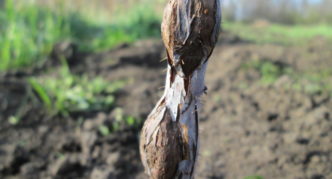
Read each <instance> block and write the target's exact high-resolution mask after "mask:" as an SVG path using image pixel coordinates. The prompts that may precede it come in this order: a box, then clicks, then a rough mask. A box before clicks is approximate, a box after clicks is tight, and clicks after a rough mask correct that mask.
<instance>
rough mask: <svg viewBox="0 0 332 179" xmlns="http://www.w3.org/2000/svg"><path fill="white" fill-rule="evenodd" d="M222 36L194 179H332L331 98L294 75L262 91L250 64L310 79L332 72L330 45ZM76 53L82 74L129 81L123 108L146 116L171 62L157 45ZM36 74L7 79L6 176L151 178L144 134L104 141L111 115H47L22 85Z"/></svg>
mask: <svg viewBox="0 0 332 179" xmlns="http://www.w3.org/2000/svg"><path fill="white" fill-rule="evenodd" d="M222 39H223V40H222V41H221V42H220V44H219V45H218V46H217V47H216V49H215V51H214V54H213V56H212V57H211V59H210V64H209V68H208V72H207V77H206V85H207V87H208V94H207V95H206V96H204V97H203V99H202V108H201V115H200V119H201V122H200V156H199V162H198V169H197V172H196V173H197V177H196V178H198V179H201V178H202V179H203V178H204V179H205V178H210V179H213V178H218V179H237V178H239V179H241V178H244V177H246V176H262V177H264V179H281V178H282V179H330V178H332V132H331V131H332V99H331V94H328V92H327V91H324V90H316V91H314V92H308V91H306V90H305V89H306V86H312V84H311V83H310V82H308V81H306V80H302V81H300V82H298V83H299V84H298V85H297V88H295V87H294V88H293V87H292V84H294V83H295V79H294V78H292V77H291V76H290V75H287V74H279V75H278V76H277V78H276V80H275V81H274V82H273V83H270V84H265V83H263V82H262V73H261V72H260V71H259V69H258V68H251V67H250V64H257V63H258V64H259V63H260V62H266V63H268V64H273V65H274V66H275V67H278V69H281V71H282V69H291V70H292V71H293V73H297V74H300V75H299V76H301V74H303V75H304V74H309V76H310V73H311V71H318V72H319V71H324V70H326V69H329V68H331V66H332V58H331V57H332V51H331V48H330V47H331V46H330V45H329V44H327V42H326V43H325V42H324V39H321V38H319V37H317V38H316V39H313V40H312V41H311V43H310V44H308V45H307V46H305V47H283V46H278V45H272V44H271V45H256V44H252V43H250V42H245V41H242V40H241V39H239V38H237V37H233V36H230V35H227V34H224V35H223V36H222ZM78 55H79V56H77V57H75V58H73V59H80V61H77V62H73V63H72V64H73V65H72V66H71V69H72V71H73V72H74V73H75V74H82V73H86V74H89V76H102V77H104V78H106V79H107V80H118V79H130V80H129V81H131V83H129V84H128V85H127V86H125V88H124V89H122V90H120V91H119V92H118V93H117V105H118V106H120V107H122V108H123V109H124V112H125V113H126V114H128V115H132V116H135V117H137V118H141V119H145V118H146V116H147V115H148V113H149V112H150V111H151V109H152V108H153V106H154V104H155V103H156V102H157V100H158V98H159V97H160V95H161V93H162V92H163V89H162V87H163V84H164V73H165V72H164V69H165V67H166V66H165V65H166V64H165V63H161V62H159V61H160V59H162V58H163V56H164V55H165V54H164V49H163V46H162V43H161V42H160V41H158V40H145V41H140V42H137V43H135V44H133V45H130V46H128V45H122V46H120V47H118V48H116V49H113V50H110V51H108V52H104V53H100V54H78ZM248 64H249V65H248ZM312 73H313V72H312ZM31 75H42V74H41V73H40V72H39V70H38V69H32V70H26V71H17V72H11V73H7V74H3V75H2V76H1V77H0V123H1V125H0V161H1V162H0V178H3V179H7V178H8V179H9V178H20V179H36V178H41V179H47V178H59V179H65V178H70V179H72V178H91V179H99V178H100V179H104V178H109V179H113V178H114V179H117V178H121V179H122V178H124V179H125V178H128V179H132V178H139V179H140V178H142V179H143V178H146V176H145V175H144V174H143V171H142V170H143V168H142V166H141V163H140V159H139V154H138V133H139V130H138V129H136V128H126V129H123V130H121V131H119V132H115V133H112V134H110V135H108V136H102V135H101V134H100V133H99V132H98V126H100V125H101V124H108V123H110V122H111V121H112V120H114V114H113V113H112V112H96V113H90V114H75V115H72V117H70V118H62V117H53V118H46V117H45V114H44V113H43V112H42V111H41V110H40V106H38V105H34V104H35V103H36V102H35V101H33V99H30V98H27V97H26V96H27V94H28V93H30V92H31V91H30V90H29V88H28V87H27V85H26V83H25V82H24V79H25V78H26V77H29V76H31ZM330 79H331V76H330ZM331 81H332V79H331ZM320 85H322V86H318V87H322V88H323V87H324V85H325V86H326V85H328V84H325V83H321V84H320ZM309 91H310V90H309ZM22 105H23V107H22ZM18 108H19V109H20V110H23V111H28V112H26V115H25V116H24V118H23V119H22V121H21V122H20V123H19V124H18V125H16V126H12V125H10V124H9V123H8V120H7V118H8V117H9V116H10V115H11V114H13V112H14V111H16V110H17V109H18Z"/></svg>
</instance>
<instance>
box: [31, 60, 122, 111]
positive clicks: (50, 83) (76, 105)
mask: <svg viewBox="0 0 332 179" xmlns="http://www.w3.org/2000/svg"><path fill="white" fill-rule="evenodd" d="M29 83H30V85H31V87H32V88H33V89H34V91H35V92H36V94H37V96H38V97H39V98H40V99H41V101H42V102H43V104H44V107H45V108H46V109H47V111H48V112H49V113H50V114H62V115H68V114H69V113H73V112H79V111H85V112H88V111H95V110H109V109H110V108H111V107H112V106H113V104H114V100H115V99H114V96H113V93H114V92H115V91H116V90H118V89H119V88H121V87H122V86H123V85H124V84H125V82H124V81H115V82H108V81H105V80H104V79H102V78H100V77H97V78H94V79H90V78H88V77H87V76H76V75H73V74H71V73H70V70H69V68H68V66H67V65H63V66H62V68H61V69H60V73H59V75H58V76H56V77H54V76H52V77H41V78H30V79H29Z"/></svg>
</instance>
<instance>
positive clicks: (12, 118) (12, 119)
mask: <svg viewBox="0 0 332 179" xmlns="http://www.w3.org/2000/svg"><path fill="white" fill-rule="evenodd" d="M20 120H21V119H20V118H19V117H17V116H10V117H9V118H8V122H9V123H10V124H11V125H17V124H18V123H19V122H20Z"/></svg>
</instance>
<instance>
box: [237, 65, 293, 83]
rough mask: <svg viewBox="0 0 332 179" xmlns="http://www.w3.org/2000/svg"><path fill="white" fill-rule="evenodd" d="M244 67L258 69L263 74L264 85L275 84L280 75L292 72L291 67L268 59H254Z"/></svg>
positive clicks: (262, 81) (261, 80)
mask: <svg viewBox="0 0 332 179" xmlns="http://www.w3.org/2000/svg"><path fill="white" fill-rule="evenodd" d="M243 68H244V69H256V70H257V71H258V72H259V73H260V75H261V79H260V82H261V83H262V84H264V85H269V84H273V83H274V82H275V81H276V80H277V79H278V78H279V77H280V76H282V75H284V74H291V73H292V70H291V68H289V67H285V66H284V65H282V64H277V63H273V62H271V61H268V60H254V61H251V62H249V63H246V64H244V65H243Z"/></svg>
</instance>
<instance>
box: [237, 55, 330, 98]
mask: <svg viewBox="0 0 332 179" xmlns="http://www.w3.org/2000/svg"><path fill="white" fill-rule="evenodd" d="M242 69H244V70H250V69H254V70H256V71H258V72H259V74H260V80H259V83H260V84H262V85H272V84H274V83H275V82H276V81H277V80H278V79H279V78H280V77H281V76H283V75H286V76H288V77H289V78H290V79H291V81H292V83H291V84H288V85H287V86H284V87H285V88H288V89H293V90H298V91H303V92H305V93H308V94H322V93H327V94H328V95H330V96H332V85H331V83H330V81H331V80H332V70H331V69H330V68H326V69H320V70H315V71H302V72H296V71H294V70H293V69H292V68H291V67H288V66H285V65H282V64H278V63H275V62H272V61H268V60H252V61H250V62H248V63H245V64H244V65H243V66H242ZM241 85H242V87H243V88H245V87H247V86H246V85H244V84H241ZM241 85H239V87H241Z"/></svg>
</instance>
